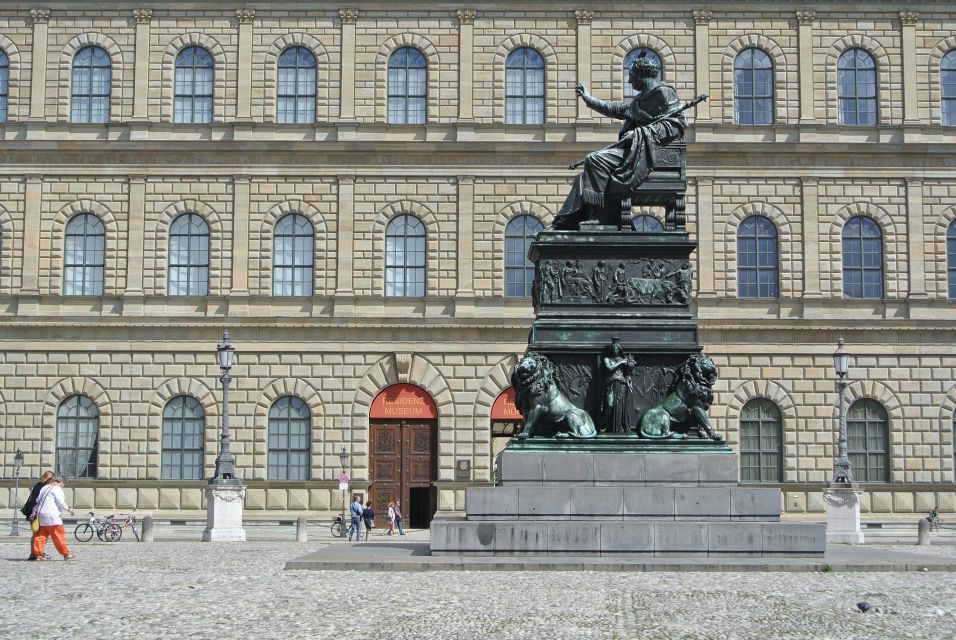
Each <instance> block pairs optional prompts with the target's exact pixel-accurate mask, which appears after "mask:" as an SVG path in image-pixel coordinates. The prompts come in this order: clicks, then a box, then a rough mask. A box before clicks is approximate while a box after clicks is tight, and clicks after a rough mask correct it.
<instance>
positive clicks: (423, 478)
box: [369, 421, 438, 529]
mask: <svg viewBox="0 0 956 640" xmlns="http://www.w3.org/2000/svg"><path fill="white" fill-rule="evenodd" d="M371 436H372V440H371V476H372V477H371V480H372V487H371V490H370V497H369V499H370V500H371V501H372V506H373V507H374V508H375V513H376V515H377V516H378V517H377V518H376V526H379V527H385V526H388V503H389V502H394V501H396V500H401V502H402V524H403V525H404V526H406V527H409V528H413V529H419V528H426V527H428V525H429V524H430V523H431V521H432V516H434V515H435V509H436V507H437V505H438V500H437V497H438V494H437V492H436V490H435V487H434V484H433V483H434V481H435V480H436V479H437V473H438V461H437V455H436V448H437V446H436V445H437V425H436V424H435V422H434V421H423V422H373V423H372V424H371Z"/></svg>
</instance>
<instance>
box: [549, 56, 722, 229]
mask: <svg viewBox="0 0 956 640" xmlns="http://www.w3.org/2000/svg"><path fill="white" fill-rule="evenodd" d="M659 74H660V68H659V67H658V66H657V63H655V62H654V61H653V60H651V59H650V58H647V57H645V56H644V54H643V52H642V53H641V54H640V55H639V56H638V58H637V59H636V60H635V61H634V64H632V65H631V69H630V73H629V81H630V83H631V86H632V87H634V90H635V91H637V95H635V96H634V98H632V99H631V100H628V101H623V102H609V101H606V100H599V99H598V98H595V97H594V96H592V95H591V94H589V93H588V91H587V89H586V88H585V87H584V85H580V84H579V85H578V86H577V93H578V95H579V96H581V98H582V99H583V100H584V102H585V104H587V105H588V107H590V108H591V109H593V110H594V111H597V112H598V113H600V114H601V115H605V116H608V117H609V118H615V119H617V120H623V121H624V125H623V126H622V127H621V131H620V133H619V134H618V139H617V142H615V143H614V144H612V145H610V146H608V147H605V148H604V149H600V150H598V151H594V152H592V153H589V154H588V155H587V157H586V158H585V159H584V160H583V161H581V162H578V163H575V164H572V165H571V167H570V168H571V169H574V168H577V167H578V166H580V165H581V164H583V165H584V170H583V171H582V172H581V174H580V175H578V177H577V178H575V180H574V184H573V186H572V187H571V192H570V193H569V194H568V197H567V199H565V201H564V204H563V205H562V206H561V210H560V211H559V212H558V215H557V216H556V217H555V219H554V223H553V224H552V225H551V227H550V228H552V229H578V226H579V225H580V224H581V222H583V221H585V220H594V221H597V222H598V223H600V224H608V223H609V222H611V221H613V220H615V219H617V216H618V214H619V210H620V205H621V200H622V199H624V198H627V197H629V195H630V194H631V193H633V192H634V190H635V189H637V187H638V186H639V185H640V184H641V183H642V182H644V181H645V180H646V179H647V177H648V175H649V174H650V172H651V169H653V168H654V151H655V149H656V148H659V147H665V146H667V145H668V144H669V143H670V142H673V141H674V140H677V139H679V138H682V137H683V135H684V129H685V128H686V126H687V121H686V120H685V118H684V114H683V112H684V110H686V109H688V108H690V107H691V106H693V105H695V104H697V103H699V102H700V101H702V100H704V99H705V96H700V97H698V98H696V99H695V100H693V101H692V102H689V103H683V102H681V100H679V99H678V97H677V91H675V90H674V87H672V86H670V85H669V84H665V83H663V82H661V81H660V79H659V78H658V76H659Z"/></svg>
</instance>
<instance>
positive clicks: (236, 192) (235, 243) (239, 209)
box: [229, 176, 251, 297]
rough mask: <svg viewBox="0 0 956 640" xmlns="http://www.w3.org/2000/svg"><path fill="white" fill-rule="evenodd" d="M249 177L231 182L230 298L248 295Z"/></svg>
mask: <svg viewBox="0 0 956 640" xmlns="http://www.w3.org/2000/svg"><path fill="white" fill-rule="evenodd" d="M250 187H251V180H250V178H249V176H236V177H235V178H233V182H232V290H231V291H230V292H229V295H230V297H231V296H237V297H246V296H248V295H249V253H250V251H249V213H250V207H249V191H250Z"/></svg>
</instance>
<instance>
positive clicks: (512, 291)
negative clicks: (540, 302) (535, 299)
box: [505, 215, 544, 298]
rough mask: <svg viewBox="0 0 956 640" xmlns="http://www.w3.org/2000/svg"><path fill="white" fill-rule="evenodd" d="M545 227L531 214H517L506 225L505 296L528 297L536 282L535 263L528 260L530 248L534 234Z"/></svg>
mask: <svg viewBox="0 0 956 640" xmlns="http://www.w3.org/2000/svg"><path fill="white" fill-rule="evenodd" d="M543 228H544V226H543V225H542V224H541V222H540V221H539V220H538V219H537V218H535V217H534V216H531V215H520V216H515V217H514V218H512V219H511V221H510V222H509V223H508V226H507V227H505V296H506V297H508V298H527V297H530V296H531V283H532V282H534V263H533V262H531V261H530V260H528V249H529V248H530V247H531V240H532V239H533V236H534V234H536V233H538V232H539V231H541V230H542V229H543Z"/></svg>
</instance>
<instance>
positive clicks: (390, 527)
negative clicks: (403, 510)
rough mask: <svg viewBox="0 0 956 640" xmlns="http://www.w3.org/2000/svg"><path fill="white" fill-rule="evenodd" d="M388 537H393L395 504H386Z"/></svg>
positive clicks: (383, 533)
mask: <svg viewBox="0 0 956 640" xmlns="http://www.w3.org/2000/svg"><path fill="white" fill-rule="evenodd" d="M382 535H385V532H384V531H383V532H382ZM388 535H390V536H394V535H395V503H394V502H389V503H388Z"/></svg>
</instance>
